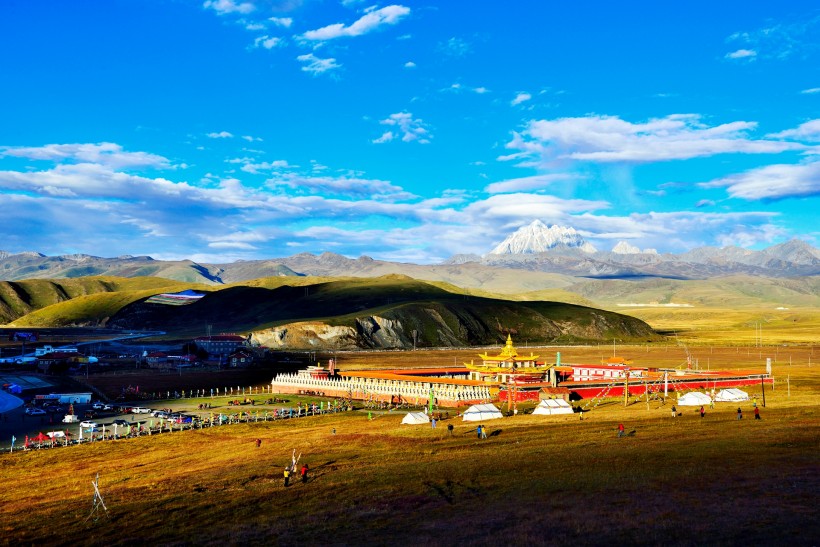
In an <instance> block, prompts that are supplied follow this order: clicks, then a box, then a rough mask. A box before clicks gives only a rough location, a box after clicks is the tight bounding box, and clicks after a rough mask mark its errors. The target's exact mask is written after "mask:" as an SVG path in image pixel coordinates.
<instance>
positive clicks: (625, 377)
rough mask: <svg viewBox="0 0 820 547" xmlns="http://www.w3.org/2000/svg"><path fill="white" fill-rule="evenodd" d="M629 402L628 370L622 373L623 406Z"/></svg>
mask: <svg viewBox="0 0 820 547" xmlns="http://www.w3.org/2000/svg"><path fill="white" fill-rule="evenodd" d="M628 402H629V371H628V370H627V371H625V374H624V406H626V405H627V403H628Z"/></svg>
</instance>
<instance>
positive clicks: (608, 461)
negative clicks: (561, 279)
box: [0, 347, 820, 545]
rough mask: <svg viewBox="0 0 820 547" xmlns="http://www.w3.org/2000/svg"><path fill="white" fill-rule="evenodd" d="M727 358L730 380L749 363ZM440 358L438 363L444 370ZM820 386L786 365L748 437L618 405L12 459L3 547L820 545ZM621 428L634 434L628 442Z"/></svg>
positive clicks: (253, 428) (725, 409)
mask: <svg viewBox="0 0 820 547" xmlns="http://www.w3.org/2000/svg"><path fill="white" fill-rule="evenodd" d="M602 349H603V348H586V349H583V350H581V349H579V350H578V351H579V352H580V353H578V354H577V355H578V356H579V357H578V358H579V359H581V358H585V357H584V356H585V355H586V356H589V357H592V356H594V354H595V352H597V351H601V350H602ZM623 349H624V352H627V351H628V350H630V348H623ZM631 349H634V350H635V351H639V350H640V349H642V348H640V347H635V348H631ZM673 349H674V350H676V351H679V348H669V351H670V352H671V351H672V350H673ZM643 350H644V352H645V353H647V352H646V349H645V348H643ZM564 351H566V352H567V355H568V357H574V354H573V353H572V351H573V350H571V349H570V348H567V349H565V350H564ZM711 351H712V353H711V355H721V356H723V357H721V359H726V360H727V364H729V363H728V359H729V356H730V354H731V352H732V351H735V353H737V352H736V348H728V349H727V348H720V349H718V348H713V349H712V350H711ZM807 351H810V350H807ZM583 352H588V353H586V354H584V353H583ZM420 353H422V352H416V354H415V356H414V357H415V358H418V356H419V355H418V354H420ZM424 353H425V355H424V358H425V359H426V360H428V361H438V360H439V358H440V355H438V352H424ZM619 353H620V352H619ZM662 354H663V351H662V350H661V349H657V348H650V350H649V352H648V355H650V356H654V357H657V358H658V359H660V358H661V356H662ZM374 355H375V354H374ZM800 355H801V356H803V354H802V353H801V354H800ZM805 357H808V355H805ZM668 359H679V355H677V356H674V357H673V356H670V357H668ZM801 359H802V357H801ZM436 364H439V363H436ZM742 368H746V367H745V363H744V364H743V367H742ZM818 373H820V367H818V366H817V365H813V366H811V367H809V365H808V364H807V363H806V364H795V358H794V356H792V364H791V366H790V365H789V364H788V363H787V362H784V361H783V359H782V358H780V359H778V361H777V363H776V364H775V376H776V377H777V378H778V381H777V383H776V386H775V389H774V391H770V392H767V394H766V399H767V406H766V407H765V408H764V409H762V410H763V412H762V414H763V420H760V421H755V420H752V419H750V418H751V412H750V410H751V405H749V404H745V405H744V408H745V409H746V411H747V418H746V419H745V420H743V421H742V422H738V421H736V420H735V419H734V411H735V408H736V405H730V404H718V406H717V408H716V409H715V410H714V411H709V412H708V413H707V416H706V418H704V419H701V418H699V417H697V416H696V414H695V413H694V412H689V411H684V415H683V416H682V417H680V418H678V419H675V420H673V419H671V418H669V405H666V406H663V407H661V406H659V403H652V405H651V407H650V409H649V410H647V409H646V405H644V404H637V405H636V404H633V405H630V406H628V407H624V406H623V405H621V404H619V403H617V402H615V401H612V402H610V403H608V404H605V405H602V406H599V407H598V408H596V409H595V410H594V411H592V412H590V413H586V414H585V419H584V420H583V421H580V420H579V419H578V416H577V415H573V416H569V417H552V418H539V417H535V416H531V415H519V416H517V417H514V418H505V419H503V420H497V421H492V422H487V424H486V425H487V426H488V428H489V430H490V431H491V432H497V433H495V434H494V435H491V436H490V438H489V439H488V440H486V441H479V440H478V439H476V435H475V433H474V431H473V428H474V426H470V425H467V424H465V423H462V422H461V421H460V420H453V421H452V422H451V423H453V424H454V425H455V435H454V436H452V437H451V436H450V435H448V432H447V429H446V427H445V426H446V424H447V422H443V423H440V424H439V427H438V428H437V429H435V430H433V429H431V428H429V427H425V426H418V427H411V426H401V425H399V422H400V420H401V415H399V414H397V413H385V414H376V415H375V419H373V420H368V417H367V413H366V412H359V411H354V412H350V413H344V414H338V415H331V416H325V417H317V418H307V419H300V420H293V421H277V422H267V423H260V424H247V425H235V426H225V427H219V428H213V429H208V430H202V431H193V432H182V433H173V434H162V435H154V436H151V437H148V438H140V439H129V440H121V441H115V442H105V443H95V444H92V445H84V446H79V447H69V448H60V449H55V450H43V451H31V452H28V453H24V454H12V455H4V456H2V457H0V480H2V483H3V485H4V488H3V489H2V490H0V523H1V524H0V538H2V543H4V544H43V543H46V544H93V545H135V544H140V545H142V544H163V545H224V544H228V545H239V544H248V543H252V544H284V545H291V544H305V543H307V544H334V545H335V544H351V545H359V544H364V543H367V544H376V545H386V544H394V543H397V542H400V543H403V544H412V545H422V544H425V545H444V544H448V545H452V544H453V543H459V544H477V545H486V544H490V543H493V544H497V543H498V542H503V543H513V544H524V543H536V544H558V543H560V544H565V543H567V542H574V543H582V544H589V543H593V544H604V543H615V542H618V543H631V544H660V543H663V544H672V545H694V544H702V543H711V544H736V543H741V542H747V541H754V542H755V543H762V544H779V543H781V542H782V540H783V539H784V538H788V540H789V541H790V542H791V543H795V544H798V545H799V544H812V543H814V542H816V540H817V538H818V537H820V526H819V525H818V520H817V519H816V516H817V513H816V507H817V502H818V501H820V500H818V492H820V475H819V474H818V473H817V469H818V464H820V458H819V457H818V448H820V446H819V445H820V427H818V426H820V408H818V407H819V406H820V401H819V400H818V393H820V382H818ZM786 377H788V378H789V383H788V386H789V389H787V385H786V382H785V378H786ZM750 391H752V392H753V393H754V392H755V388H752V389H751V390H750ZM758 400H759V401H761V399H760V398H758ZM196 403H197V401H196V400H193V401H190V405H192V406H195V405H196ZM174 406H175V408H177V407H178V406H179V403H178V402H175V404H174ZM681 410H683V409H681ZM619 422H623V423H624V424H625V425H626V426H627V430H628V431H629V430H633V429H634V430H635V431H636V433H635V435H634V436H631V437H627V438H622V439H618V438H616V436H615V428H616V426H617V424H618V423H619ZM334 429H335V434H334V433H333V430H334ZM257 438H260V439H262V446H261V448H257V447H256V445H255V442H254V441H255V439H257ZM293 449H296V450H297V452H301V453H302V454H303V455H302V459H303V461H306V462H307V463H309V464H310V466H311V468H312V471H311V480H310V482H308V483H307V484H304V485H303V484H301V483H298V482H297V484H295V485H293V486H291V487H290V488H287V489H286V488H284V487H283V486H282V478H281V475H282V469H283V467H284V466H285V465H286V464H287V463H288V461H289V458H290V454H291V451H292V450H293ZM96 473H99V474H100V486H101V490H102V493H103V495H104V497H105V500H106V503H107V505H108V508H109V515H108V517H107V518H105V517H103V518H102V519H100V520H99V521H97V522H95V521H94V520H93V519H91V520H88V519H87V518H88V516H89V514H90V509H91V500H92V489H91V480H92V479H93V478H94V476H95V474H96Z"/></svg>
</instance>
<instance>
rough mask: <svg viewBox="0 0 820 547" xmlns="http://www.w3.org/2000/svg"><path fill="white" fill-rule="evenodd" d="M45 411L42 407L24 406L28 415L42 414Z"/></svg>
mask: <svg viewBox="0 0 820 547" xmlns="http://www.w3.org/2000/svg"><path fill="white" fill-rule="evenodd" d="M45 413H46V411H45V410H43V409H42V408H31V407H29V408H26V414H28V415H29V416H42V415H43V414H45Z"/></svg>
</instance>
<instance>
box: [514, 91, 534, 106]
mask: <svg viewBox="0 0 820 547" xmlns="http://www.w3.org/2000/svg"><path fill="white" fill-rule="evenodd" d="M530 99H532V95H530V94H529V93H524V92H522V93H518V94H517V95H516V96H515V98H514V99H513V100H512V101H510V104H511V105H512V106H516V105H519V104H521V103H525V102H527V101H529V100H530Z"/></svg>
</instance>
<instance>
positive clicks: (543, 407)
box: [532, 399, 572, 416]
mask: <svg viewBox="0 0 820 547" xmlns="http://www.w3.org/2000/svg"><path fill="white" fill-rule="evenodd" d="M532 413H533V414H541V415H547V416H551V415H553V414H572V406H571V405H570V404H569V403H568V402H566V401H565V400H563V399H544V400H543V401H541V404H539V405H538V406H537V407H535V410H533V411H532Z"/></svg>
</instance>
